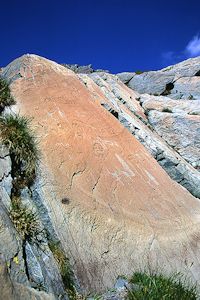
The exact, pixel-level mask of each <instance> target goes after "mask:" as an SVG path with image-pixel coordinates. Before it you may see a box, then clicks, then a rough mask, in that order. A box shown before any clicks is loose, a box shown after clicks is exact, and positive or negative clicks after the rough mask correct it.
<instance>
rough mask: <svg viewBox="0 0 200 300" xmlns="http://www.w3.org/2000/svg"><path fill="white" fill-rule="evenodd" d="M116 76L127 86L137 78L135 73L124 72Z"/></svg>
mask: <svg viewBox="0 0 200 300" xmlns="http://www.w3.org/2000/svg"><path fill="white" fill-rule="evenodd" d="M116 76H117V77H118V78H119V79H120V80H121V81H122V82H123V83H125V84H127V83H128V82H129V81H130V80H131V79H132V78H133V76H135V72H122V73H118V74H116Z"/></svg>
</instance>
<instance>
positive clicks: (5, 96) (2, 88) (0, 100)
mask: <svg viewBox="0 0 200 300" xmlns="http://www.w3.org/2000/svg"><path fill="white" fill-rule="evenodd" d="M12 104H15V100H14V99H13V97H12V96H11V94H10V89H9V85H8V83H7V82H6V81H5V80H4V79H2V78H0V113H1V112H2V111H3V110H4V108H5V107H6V106H9V105H12Z"/></svg>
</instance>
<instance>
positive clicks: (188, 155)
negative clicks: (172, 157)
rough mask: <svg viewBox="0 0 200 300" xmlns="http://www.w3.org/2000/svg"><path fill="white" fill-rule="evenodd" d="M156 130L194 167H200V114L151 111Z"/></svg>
mask: <svg viewBox="0 0 200 300" xmlns="http://www.w3.org/2000/svg"><path fill="white" fill-rule="evenodd" d="M148 118H149V122H150V124H151V125H152V126H153V127H154V129H155V130H156V132H157V133H158V134H159V135H160V136H161V137H162V138H163V139H164V140H165V141H166V142H167V143H168V145H170V146H171V147H173V148H174V150H176V151H177V152H178V153H179V154H180V155H181V156H182V157H183V158H184V159H185V160H186V161H187V162H189V163H190V164H191V165H192V166H193V167H195V168H197V169H200V116H197V115H194V116H191V115H180V114H171V113H167V112H164V113H162V112H158V111H155V110H154V111H153V110H152V111H150V112H149V114H148Z"/></svg>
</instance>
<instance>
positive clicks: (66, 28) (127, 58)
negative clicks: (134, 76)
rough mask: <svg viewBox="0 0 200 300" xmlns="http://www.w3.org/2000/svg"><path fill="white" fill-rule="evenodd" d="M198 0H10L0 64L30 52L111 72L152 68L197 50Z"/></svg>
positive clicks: (199, 48) (0, 9)
mask: <svg viewBox="0 0 200 300" xmlns="http://www.w3.org/2000/svg"><path fill="white" fill-rule="evenodd" d="M199 12H200V1H199V0H189V1H188V0H182V1H179V0H177V1H176V0H174V1H172V0H168V1H164V0H151V1H149V0H138V1H133V0H132V1H131V0H93V1H92V0H65V1H64V0H57V1H53V0H48V1H46V0H34V1H27V0H26V1H24V0H18V1H17V0H15V1H14V0H10V1H3V2H2V3H1V7H0V13H1V44H0V66H5V65H6V64H8V63H9V62H10V61H12V60H13V59H14V58H16V57H18V56H20V55H22V54H25V53H34V54H38V55H41V56H44V57H47V58H49V59H52V60H55V61H57V62H60V63H78V64H81V65H84V64H89V63H91V64H92V65H93V66H94V68H102V69H108V70H110V71H111V72H112V73H117V72H121V71H135V70H154V69H159V68H161V67H164V66H167V65H169V64H172V63H175V62H178V61H181V60H183V59H186V58H188V57H193V56H197V55H200V16H199Z"/></svg>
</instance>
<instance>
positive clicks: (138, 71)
mask: <svg viewBox="0 0 200 300" xmlns="http://www.w3.org/2000/svg"><path fill="white" fill-rule="evenodd" d="M142 73H144V71H140V70H137V71H135V74H136V75H140V74H142Z"/></svg>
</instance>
